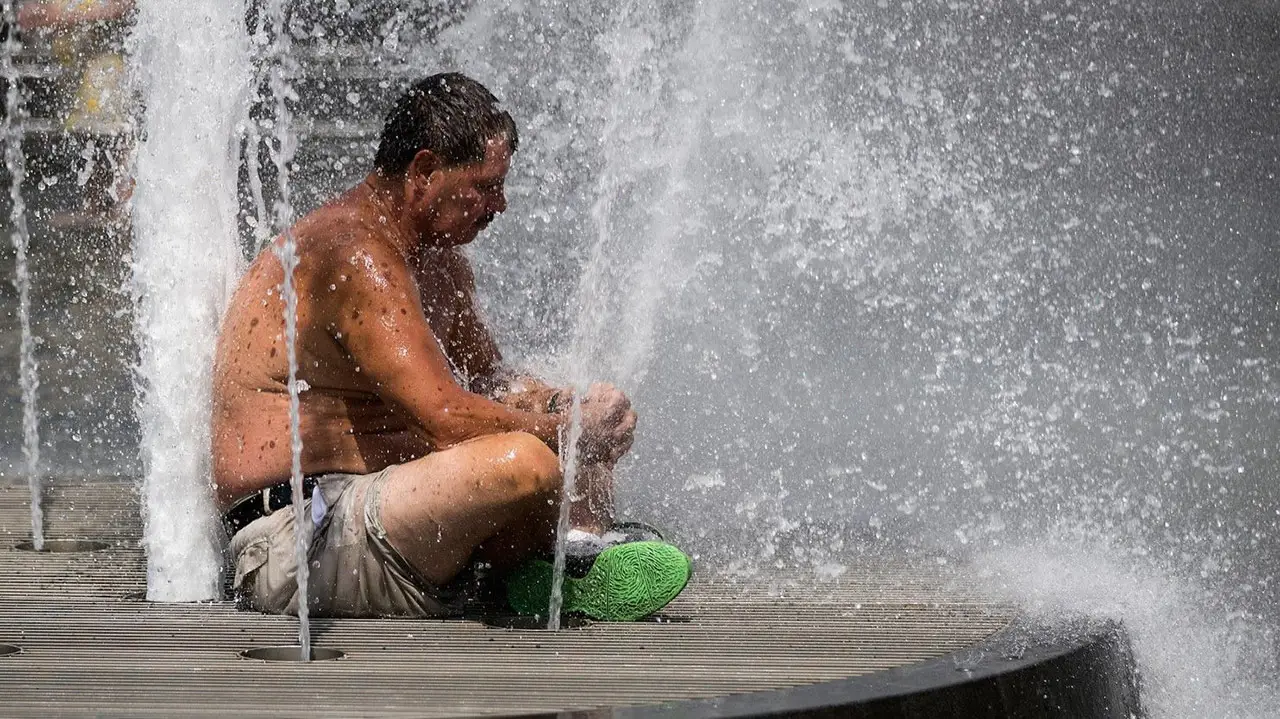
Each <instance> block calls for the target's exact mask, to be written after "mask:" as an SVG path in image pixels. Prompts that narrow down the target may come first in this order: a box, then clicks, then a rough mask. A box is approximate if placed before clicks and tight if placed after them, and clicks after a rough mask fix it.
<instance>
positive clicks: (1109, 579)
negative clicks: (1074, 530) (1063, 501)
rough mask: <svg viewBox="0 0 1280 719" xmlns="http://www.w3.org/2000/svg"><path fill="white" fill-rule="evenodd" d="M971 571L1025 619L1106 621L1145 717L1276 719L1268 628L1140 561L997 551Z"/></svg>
mask: <svg viewBox="0 0 1280 719" xmlns="http://www.w3.org/2000/svg"><path fill="white" fill-rule="evenodd" d="M975 568H976V569H978V570H979V572H980V573H981V574H982V575H984V576H985V579H986V581H987V582H988V584H989V585H990V586H991V587H992V588H994V590H995V591H996V592H998V593H999V594H1002V595H1003V596H1005V597H1007V598H1010V599H1013V600H1015V601H1017V602H1019V603H1020V604H1022V605H1023V606H1025V607H1026V608H1027V609H1028V610H1029V611H1031V612H1032V613H1034V614H1039V615H1046V616H1049V617H1053V616H1057V615H1077V616H1078V615H1080V614H1088V615H1090V616H1094V617H1102V618H1109V619H1115V620H1118V621H1120V622H1122V623H1123V625H1124V628H1125V630H1126V632H1127V633H1128V634H1129V636H1130V638H1131V640H1132V643H1133V650H1134V654H1135V657H1136V659H1137V662H1138V667H1139V672H1140V675H1141V682H1142V693H1143V696H1142V701H1143V704H1144V708H1145V709H1146V710H1147V712H1148V714H1149V716H1151V717H1153V719H1184V718H1185V719H1193V718H1197V719H1198V718H1199V717H1210V716H1212V717H1219V718H1221V719H1253V718H1255V717H1256V718H1259V719H1260V718H1261V717H1271V716H1275V713H1276V707H1277V706H1280V691H1277V688H1276V683H1275V680H1274V677H1275V676H1276V670H1277V666H1276V664H1277V653H1276V652H1277V648H1278V647H1277V642H1276V637H1275V635H1274V629H1273V628H1272V627H1270V626H1267V625H1266V624H1265V623H1264V622H1262V621H1261V620H1259V619H1257V618H1256V617H1251V616H1250V615H1248V614H1247V613H1243V612H1239V611H1235V610H1232V609H1231V608H1229V607H1225V606H1223V605H1222V604H1221V603H1220V602H1219V601H1217V600H1216V599H1215V598H1214V596H1213V594H1212V593H1211V592H1209V591H1206V590H1204V589H1202V588H1201V587H1200V586H1198V584H1197V581H1196V580H1195V579H1194V578H1188V577H1182V576H1174V575H1173V574H1172V573H1170V572H1169V571H1168V570H1166V569H1164V568H1161V567H1158V566H1156V564H1155V563H1154V562H1152V561H1151V560H1149V559H1143V558H1140V557H1133V556H1131V555H1129V554H1127V553H1123V552H1122V551H1121V550H1120V549H1119V548H1118V547H1114V546H1106V545H1104V544H1103V543H1102V542H1100V541H1099V542H1096V543H1094V544H1088V543H1085V542H1082V541H1078V540H1077V541H1063V542H1057V541H1054V542H1048V543H1044V544H1039V545H1037V546H1035V547H1034V548H1031V547H1020V548H1014V547H1005V548H1002V549H1000V550H999V551H998V552H993V553H991V554H989V555H986V556H983V557H980V558H978V559H977V560H976V562H975Z"/></svg>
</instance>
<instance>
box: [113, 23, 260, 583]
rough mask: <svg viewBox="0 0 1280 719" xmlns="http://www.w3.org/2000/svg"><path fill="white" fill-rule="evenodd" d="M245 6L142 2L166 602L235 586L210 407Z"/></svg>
mask: <svg viewBox="0 0 1280 719" xmlns="http://www.w3.org/2000/svg"><path fill="white" fill-rule="evenodd" d="M244 14H245V6H244V3H243V2H239V1H236V0H231V1H230V2H228V1H227V0H181V1H178V0H141V1H140V2H139V3H138V6H137V25H136V29H135V31H134V34H133V40H132V43H133V45H134V47H133V52H132V53H131V54H130V58H131V65H132V69H133V74H134V79H135V80H136V81H137V83H138V89H139V90H140V92H141V96H142V101H143V107H145V108H146V110H145V115H144V118H143V129H144V131H143V133H142V137H143V138H145V139H144V140H143V142H142V144H141V146H140V147H139V150H138V163H137V175H136V183H137V184H136V189H135V192H134V195H133V227H134V242H133V277H132V283H133V293H134V301H135V316H134V323H135V328H136V334H137V339H138V350H139V358H138V370H137V381H138V399H137V403H138V421H139V424H140V426H141V430H142V444H141V448H140V454H141V459H142V465H143V481H142V499H143V507H144V510H143V512H144V519H145V530H144V537H143V543H144V546H145V548H146V552H147V597H148V598H149V599H151V600H153V601H168V602H179V601H201V600H208V599H213V598H216V597H219V596H221V589H222V587H221V565H222V561H221V559H222V558H221V551H220V546H219V544H220V542H219V535H220V528H219V527H218V523H217V519H216V517H217V513H216V511H215V509H214V506H213V493H212V487H211V483H210V466H209V457H210V452H209V443H210V437H209V417H210V414H211V387H212V382H211V376H212V370H213V354H214V346H215V340H216V337H217V331H218V322H219V320H220V319H221V317H222V312H223V310H224V309H225V307H226V301H227V299H228V298H229V297H230V295H231V291H232V289H233V288H234V286H235V282H236V279H237V277H238V271H239V267H240V264H241V262H242V261H243V260H242V257H241V254H240V246H239V239H238V231H237V223H236V211H237V201H236V186H237V176H238V173H239V164H240V163H239V156H240V152H239V145H240V131H239V127H238V126H239V124H240V123H241V122H242V121H243V118H244V117H245V104H246V102H247V101H248V94H249V67H250V64H249V43H248V33H247V32H246V30H245V23H244Z"/></svg>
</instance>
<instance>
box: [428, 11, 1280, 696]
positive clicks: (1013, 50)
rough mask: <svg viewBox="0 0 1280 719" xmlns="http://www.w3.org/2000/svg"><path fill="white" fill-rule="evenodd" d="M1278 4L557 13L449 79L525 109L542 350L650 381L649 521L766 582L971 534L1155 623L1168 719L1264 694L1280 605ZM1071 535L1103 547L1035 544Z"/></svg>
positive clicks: (947, 545)
mask: <svg viewBox="0 0 1280 719" xmlns="http://www.w3.org/2000/svg"><path fill="white" fill-rule="evenodd" d="M1276 27H1280V13H1277V12H1276V11H1275V10H1274V9H1273V8H1271V7H1269V6H1266V5H1265V4H1261V5H1260V4H1257V3H1255V4H1252V5H1250V4H1235V5H1230V6H1227V5H1221V6H1210V4H1204V3H1195V2H1174V3H1126V4H1123V5H1120V4H1108V3H1105V2H1077V3H1073V4H1072V5H1070V6H1069V7H1064V8H1048V7H1047V6H1036V5H1035V4H1031V5H1027V6H1026V7H1023V8H1019V9H1017V10H1016V11H1012V12H1000V13H992V12H991V11H990V9H989V8H988V7H987V5H986V4H985V3H980V2H957V3H947V4H946V5H945V6H943V5H936V4H935V5H929V4H923V3H891V4H886V3H881V4H870V3H865V4H832V3H822V4H817V3H815V4H807V3H802V2H782V3H764V2H746V3H740V4H736V5H734V6H733V9H732V11H730V12H724V11H722V10H721V9H720V8H719V7H718V6H717V3H714V2H703V3H690V4H688V5H686V6H681V7H679V8H674V9H673V8H671V7H668V6H663V7H661V8H660V7H657V6H655V5H653V4H650V3H645V2H622V3H605V2H599V3H587V4H586V5H581V4H580V5H576V6H574V7H565V6H562V5H561V4H558V3H555V2H551V1H550V0H547V1H545V2H539V1H538V0H530V1H528V2H524V3H520V4H515V5H509V6H505V7H492V6H482V7H477V8H475V9H474V10H473V11H471V12H470V13H469V14H468V15H467V17H466V18H465V20H463V21H462V22H461V23H459V24H457V25H455V26H453V27H450V28H448V29H447V30H445V31H444V32H443V33H442V35H441V37H440V41H439V47H440V50H439V52H438V55H437V56H435V57H431V56H429V55H428V56H427V57H426V58H425V59H424V60H423V61H422V65H421V70H422V71H423V72H428V71H434V70H436V69H438V68H440V67H458V66H460V67H461V68H462V69H463V70H464V71H467V72H470V73H471V74H473V75H475V76H476V77H478V78H479V79H481V80H482V81H484V82H486V83H488V84H490V86H491V87H493V89H494V90H495V91H496V92H497V93H498V94H499V95H500V96H501V97H503V98H504V100H505V101H506V102H507V103H508V105H509V106H511V108H512V111H513V113H514V114H515V116H516V117H517V118H519V119H520V121H521V122H522V133H523V138H522V144H521V152H520V157H519V158H518V160H517V162H515V163H514V165H513V175H512V178H511V179H510V181H509V182H508V192H509V194H510V196H511V211H510V212H509V213H508V214H507V215H506V216H504V218H503V219H502V221H501V222H498V223H495V224H494V226H493V227H492V229H491V230H490V233H491V235H492V236H489V237H485V238H483V239H482V241H481V242H479V243H477V246H476V248H475V252H476V253H477V254H478V255H479V256H478V257H477V262H476V266H477V269H478V271H480V272H481V277H480V281H481V296H482V298H484V299H485V300H486V301H487V302H488V303H489V305H488V306H487V307H486V310H487V311H488V313H489V315H490V316H491V317H492V318H493V319H494V321H495V324H496V325H497V326H498V327H499V328H500V330H502V331H503V332H504V333H505V336H506V338H509V344H514V345H515V348H516V353H513V354H523V355H524V356H525V357H526V358H539V357H543V358H545V357H547V356H549V355H550V356H553V357H554V356H559V357H566V359H564V360H562V363H563V364H567V365H570V366H572V367H573V369H572V371H571V372H570V373H569V374H571V375H572V376H573V377H574V379H575V381H576V380H577V379H578V370H577V367H576V366H575V365H576V364H577V363H579V362H583V361H584V360H583V357H584V356H586V357H588V358H589V359H587V360H586V362H587V363H589V367H588V370H589V371H587V372H585V374H588V375H590V376H592V377H596V378H614V379H617V380H618V381H620V383H625V382H632V383H634V384H633V385H628V386H626V389H627V390H628V391H629V393H630V394H631V395H632V396H633V398H634V400H635V402H636V405H637V408H638V409H639V411H640V414H641V424H640V429H639V432H638V435H637V443H636V446H635V450H634V453H633V454H634V456H633V457H631V458H630V459H629V460H628V463H627V464H626V466H625V467H622V468H620V470H619V478H620V484H619V499H620V500H623V501H624V502H625V503H629V504H630V505H631V508H632V512H633V513H634V512H636V511H637V510H638V511H641V512H644V513H645V514H646V515H647V517H649V518H652V519H654V520H657V521H659V522H662V523H664V524H666V525H667V527H668V528H670V530H671V533H672V534H673V536H675V537H676V538H677V541H679V542H680V543H682V544H683V545H684V546H685V547H686V548H688V549H689V550H690V551H691V552H692V553H693V554H695V555H696V558H697V559H698V560H699V561H700V562H702V563H703V565H704V566H722V567H728V568H729V569H731V570H733V571H737V572H742V573H747V574H750V573H756V572H761V571H764V570H765V569H768V568H773V567H792V568H798V567H809V568H818V569H822V568H827V569H831V568H839V567H840V566H843V565H846V564H848V563H851V562H856V561H858V560H859V557H861V556H863V555H865V554H867V553H870V552H890V553H895V554H905V555H908V556H911V557H915V558H923V559H927V560H929V561H934V560H936V561H939V562H942V561H946V562H954V561H956V560H964V559H965V558H966V557H976V558H977V559H975V562H976V565H977V567H979V568H990V567H993V566H996V567H998V571H996V570H992V575H991V576H992V581H993V585H998V586H999V587H1001V588H1002V591H1005V590H1007V595H1008V596H1010V597H1011V598H1013V599H1015V600H1017V601H1020V602H1023V603H1025V604H1026V605H1027V606H1028V607H1033V608H1034V607H1036V606H1040V605H1044V606H1048V605H1054V606H1060V607H1069V608H1070V609H1072V610H1073V611H1079V612H1084V613H1090V612H1092V613H1097V614H1101V615H1105V616H1113V617H1118V618H1120V619H1122V620H1124V621H1125V622H1126V623H1127V624H1128V625H1129V626H1130V630H1131V632H1132V634H1133V637H1134V641H1135V651H1136V653H1137V655H1138V657H1139V661H1140V663H1141V667H1140V669H1141V671H1142V672H1143V675H1144V681H1145V682H1146V686H1147V688H1148V694H1149V697H1148V701H1149V702H1150V703H1151V705H1152V706H1153V707H1154V716H1159V717H1183V716H1185V717H1193V716H1203V715H1214V716H1232V717H1253V716H1268V715H1270V714H1271V713H1273V709H1272V707H1273V706H1274V703H1273V699H1274V696H1275V683H1274V675H1273V674H1272V675H1268V673H1267V672H1266V671H1253V670H1250V666H1251V665H1252V666H1258V667H1267V666H1271V665H1272V664H1273V663H1274V656H1275V631H1276V627H1277V626H1280V612H1277V611H1276V609H1275V603H1274V601H1273V600H1272V598H1271V596H1272V594H1273V591H1274V586H1275V582H1276V581H1277V576H1278V573H1277V569H1278V568H1277V562H1276V560H1275V557H1277V556H1280V531H1278V527H1277V514H1276V506H1277V504H1278V502H1277V498H1276V493H1275V491H1274V488H1273V487H1274V483H1273V482H1272V478H1273V477H1274V476H1275V474H1276V472H1277V471H1278V470H1280V466H1278V465H1277V455H1276V453H1275V451H1274V447H1273V446H1272V444H1273V438H1274V437H1275V436H1276V435H1277V432H1280V412H1278V411H1277V409H1276V408H1277V407H1278V406H1280V384H1277V377H1280V375H1277V373H1276V365H1275V358H1276V357H1277V356H1280V352H1278V350H1280V344H1278V343H1280V308H1277V307H1276V305H1275V303H1274V296H1275V293H1276V292H1277V291H1280V288H1277V287H1276V285H1275V281H1274V278H1275V277H1276V276H1278V275H1277V272H1278V271H1280V255H1278V254H1277V252H1276V251H1275V248H1276V247H1277V246H1280V242H1278V240H1277V237H1276V231H1275V229H1274V228H1275V224H1274V217H1275V216H1276V215H1277V214H1280V206H1277V202H1276V199H1275V198H1276V197H1280V192H1277V188H1276V186H1275V178H1276V176H1277V173H1276V171H1275V169H1276V168H1275V160H1274V158H1275V157H1276V156H1277V155H1276V152H1275V149H1276V146H1277V138H1278V137H1280V131H1278V129H1280V128H1277V127H1276V124H1275V121H1274V117H1272V116H1270V115H1266V113H1263V112H1262V111H1261V110H1260V109H1258V108H1261V107H1264V106H1268V105H1267V102H1269V100H1268V99H1267V98H1274V97H1276V96H1277V92H1280V88H1277V86H1276V84H1275V79H1274V74H1273V73H1270V72H1269V71H1268V68H1271V67H1274V61H1275V60H1276V57H1275V52H1276V50H1275V49H1274V48H1273V47H1272V45H1273V43H1272V44H1268V41H1267V38H1268V37H1269V36H1268V34H1267V33H1268V32H1272V31H1273V29H1274V28H1276ZM1189 28H1195V32H1194V33H1193V34H1194V35H1195V36H1196V37H1197V38H1200V39H1202V40H1203V42H1200V41H1197V43H1195V44H1187V43H1186V42H1185V37H1186V32H1187V30H1188V29H1189ZM1028 38H1031V39H1032V40H1033V41H1032V42H1028V40H1027V39H1028ZM1224 48H1230V50H1229V51H1228V50H1225V49H1224ZM1259 103H1261V104H1259ZM1224 128H1225V129H1224ZM668 233H669V234H670V235H671V237H670V239H669V240H661V239H660V238H661V237H662V236H663V235H664V234H668ZM545 238H552V239H545ZM602 238H603V240H602ZM655 242H658V243H660V245H659V246H657V247H656V248H655V247H654V245H653V244H651V243H655ZM544 266H550V267H555V268H558V270H557V271H556V272H550V271H544V270H542V269H536V270H530V269H529V268H531V267H539V268H541V267H544ZM566 268H568V269H566ZM579 272H581V273H582V278H583V282H584V284H583V285H581V286H582V287H594V288H595V289H590V290H588V291H581V290H580V291H579V292H578V295H577V296H578V297H579V304H578V305H577V306H574V307H571V308H568V309H566V310H564V311H558V310H549V309H548V308H557V307H561V306H563V298H564V297H566V296H571V295H573V294H574V286H573V282H574V278H575V277H578V276H579V275H578V273H579ZM593 328H598V331H597V330H596V329H593ZM579 333H584V334H586V335H594V336H597V337H599V338H600V339H599V340H598V341H597V340H592V341H590V342H588V343H586V349H585V350H580V348H579V347H578V346H577V344H576V341H577V336H578V334H579ZM566 337H572V338H574V339H573V340H572V341H570V342H569V343H568V344H570V346H569V347H567V348H566V347H564V344H565V341H564V338H566ZM561 353H563V354H561ZM630 477H636V478H639V479H638V481H631V480H629V479H628V478H630ZM707 478H711V479H707ZM1065 518H1069V519H1070V520H1071V521H1072V522H1074V523H1076V524H1077V525H1078V526H1079V527H1083V528H1086V529H1087V531H1084V532H1083V534H1084V536H1087V537H1092V538H1093V539H1094V540H1096V541H1097V542H1102V541H1105V542H1106V543H1107V545H1108V549H1105V550H1102V549H1099V548H1098V547H1097V546H1096V542H1095V543H1094V544H1091V543H1090V542H1085V541H1075V542H1059V543H1057V544H1052V545H1051V546H1054V547H1057V548H1058V549H1059V550H1060V551H1059V552H1057V553H1053V552H1048V551H1041V550H1040V549H1038V547H1040V546H1041V545H1043V544H1045V543H1048V542H1050V541H1051V539H1052V537H1054V536H1055V533H1056V532H1058V531H1059V530H1058V529H1057V527H1058V524H1059V523H1060V522H1062V521H1065ZM1090 577H1104V578H1106V581H1105V582H1104V581H1095V580H1092V579H1090ZM1109 591H1110V592H1111V593H1110V594H1109V593H1108V592H1109ZM1162 597H1163V599H1162ZM1161 626H1165V627H1172V628H1176V629H1177V631H1176V634H1177V637H1178V640H1177V641H1176V642H1175V641H1168V640H1166V639H1163V638H1161V636H1160V635H1159V628H1160V627H1161ZM1180 686H1181V687H1184V688H1186V687H1193V688H1194V692H1195V695H1194V696H1191V697H1189V696H1188V695H1187V694H1185V693H1183V689H1179V688H1178V687H1180ZM1184 699H1185V700H1186V701H1184Z"/></svg>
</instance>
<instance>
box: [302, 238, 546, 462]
mask: <svg viewBox="0 0 1280 719" xmlns="http://www.w3.org/2000/svg"><path fill="white" fill-rule="evenodd" d="M351 254H352V256H351V258H350V261H349V263H348V264H342V265H341V266H340V267H335V268H334V269H333V271H332V275H333V277H331V278H328V279H326V280H324V281H325V282H326V283H333V284H335V285H337V286H339V287H342V291H338V292H334V293H332V294H330V295H328V301H329V302H330V303H331V305H330V306H329V307H326V308H325V310H324V311H325V313H326V314H327V316H329V317H332V318H334V321H333V322H332V324H331V332H332V333H333V336H334V338H335V339H336V340H337V341H338V342H339V343H341V345H342V346H343V347H344V348H345V349H346V351H347V352H348V353H349V354H350V355H351V358H352V360H353V361H354V362H355V364H356V366H357V371H358V372H360V373H361V374H362V375H363V376H364V377H366V378H368V379H369V380H371V381H372V382H373V383H374V385H375V386H376V387H377V392H378V395H379V396H380V397H381V398H382V399H383V401H385V402H387V404H388V405H390V406H391V407H393V408H395V409H396V410H398V411H400V412H401V413H402V414H403V415H404V416H405V417H406V418H407V419H408V420H409V424H410V426H411V427H413V428H414V430H415V431H417V432H418V433H419V434H420V435H421V436H422V437H423V439H424V440H425V441H426V442H427V443H428V444H430V446H432V447H434V448H437V449H443V448H446V447H450V446H453V445H455V444H458V443H460V442H464V441H466V440H468V439H472V438H475V437H480V436H484V435H488V434H496V433H499V432H528V433H530V434H533V435H534V436H536V437H538V438H539V439H541V440H542V441H544V442H546V443H547V444H548V445H549V446H550V447H551V448H552V449H556V448H557V444H558V438H559V432H560V426H561V424H562V423H563V419H562V417H561V416H560V415H557V414H546V413H539V412H523V411H519V410H514V409H512V408H509V407H507V406H504V405H503V404H500V403H498V402H494V401H492V400H489V399H486V398H484V397H482V396H480V395H478V394H473V393H472V392H468V391H467V390H465V389H463V388H462V387H459V386H458V384H457V382H455V381H454V378H453V374H452V372H451V371H450V367H449V360H448V358H447V357H446V356H445V355H444V353H443V352H442V351H441V347H440V344H439V343H438V342H437V341H436V338H435V335H434V334H432V332H431V327H430V325H429V324H428V322H427V318H426V316H425V315H424V314H423V311H422V302H421V298H420V296H419V293H418V287H417V284H416V283H415V282H414V281H413V278H412V277H411V276H410V271H409V269H408V267H407V266H406V265H405V263H404V260H403V259H402V258H401V257H400V256H399V255H398V254H397V253H396V252H395V251H394V250H392V249H390V248H385V247H383V246H381V245H378V244H374V243H368V244H367V245H366V246H364V247H361V248H359V249H356V250H353V252H352V253H351Z"/></svg>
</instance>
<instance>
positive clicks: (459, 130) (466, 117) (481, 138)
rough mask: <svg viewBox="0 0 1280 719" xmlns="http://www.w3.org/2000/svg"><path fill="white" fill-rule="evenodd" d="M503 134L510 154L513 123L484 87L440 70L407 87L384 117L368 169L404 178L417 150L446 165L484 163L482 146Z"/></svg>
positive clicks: (515, 138) (513, 147)
mask: <svg viewBox="0 0 1280 719" xmlns="http://www.w3.org/2000/svg"><path fill="white" fill-rule="evenodd" d="M499 135H504V136H506V138H507V142H508V143H509V144H510V146H511V151H512V152H515V151H516V147H517V145H518V144H519V142H520V138H519V136H518V135H517V133H516V123H515V120H513V119H511V114H510V113H508V112H507V111H506V110H502V109H500V108H499V107H498V98H496V97H494V96H493V93H491V92H489V90H488V89H487V88H485V86H484V85H481V84H480V83H478V82H476V81H475V80H472V79H471V78H469V77H467V76H466V75H463V74H462V73H460V72H444V73H440V74H439V75H432V76H431V77H428V78H424V79H422V80H419V81H417V82H415V83H413V84H412V85H410V86H409V89H407V90H405V92H404V94H403V95H401V96H400V99H398V100H396V104H395V105H394V106H393V107H392V108H391V112H389V113H387V120H386V122H385V123H384V124H383V126H382V139H381V140H380V141H379V143H378V154H377V155H375V156H374V159H373V166H374V168H375V169H377V170H378V172H379V173H380V174H382V175H384V176H386V177H397V176H400V175H403V174H404V172H405V170H406V169H408V167H409V163H411V162H413V158H414V156H415V155H417V154H418V153H419V152H420V151H422V150H430V151H431V152H434V153H435V154H436V155H438V156H440V158H441V159H443V160H444V162H445V163H446V164H449V165H462V164H466V163H469V162H480V161H482V160H484V148H485V144H486V143H487V142H488V141H489V140H490V139H492V138H494V137H497V136H499Z"/></svg>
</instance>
